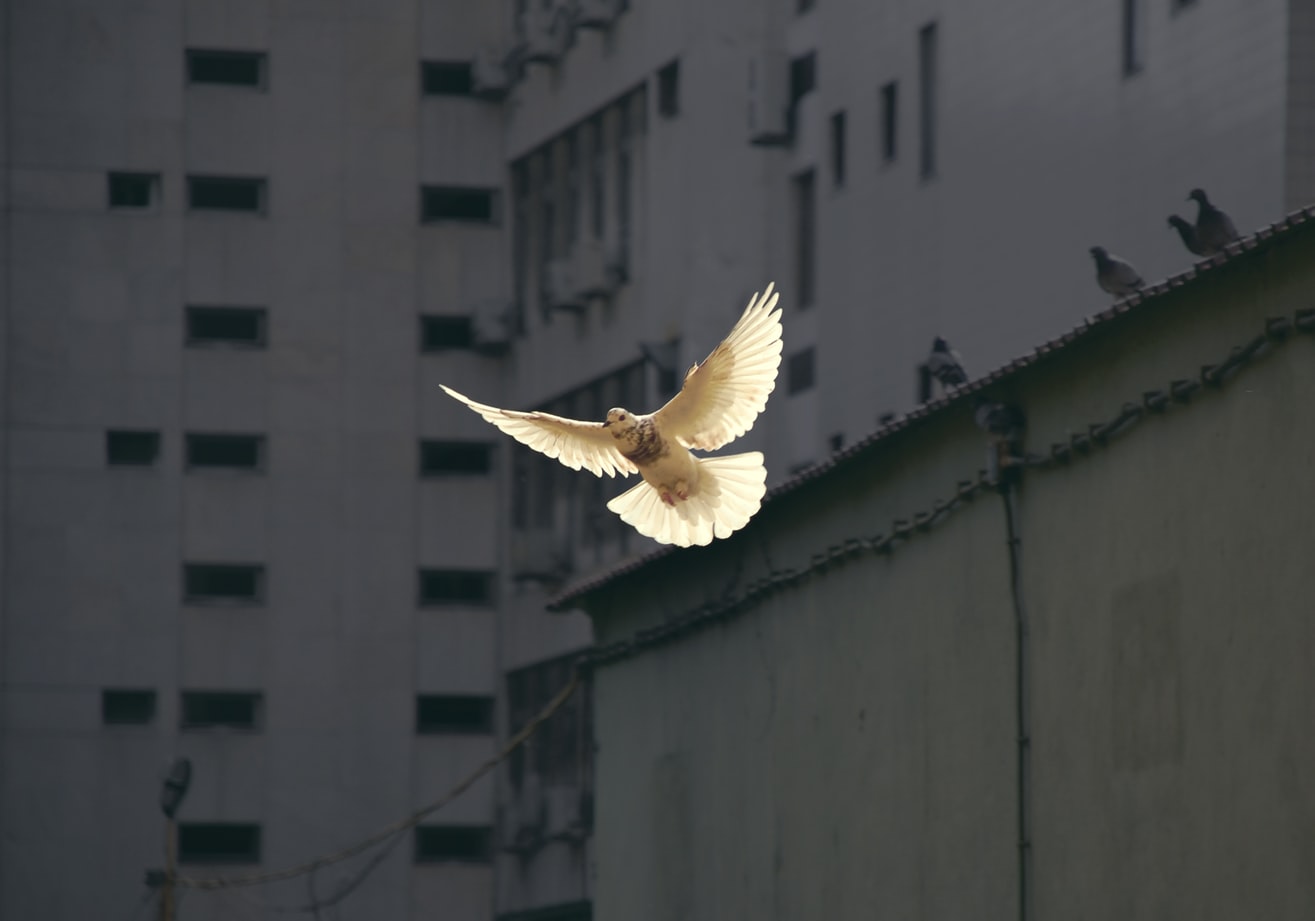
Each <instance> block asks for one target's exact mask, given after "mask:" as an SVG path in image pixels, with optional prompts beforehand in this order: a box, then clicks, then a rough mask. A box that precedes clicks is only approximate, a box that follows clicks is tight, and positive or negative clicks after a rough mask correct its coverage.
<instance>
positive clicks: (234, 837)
mask: <svg viewBox="0 0 1315 921" xmlns="http://www.w3.org/2000/svg"><path fill="white" fill-rule="evenodd" d="M178 862H179V863H260V826H259V825H254V824H244V823H238V822H181V823H179V825H178Z"/></svg>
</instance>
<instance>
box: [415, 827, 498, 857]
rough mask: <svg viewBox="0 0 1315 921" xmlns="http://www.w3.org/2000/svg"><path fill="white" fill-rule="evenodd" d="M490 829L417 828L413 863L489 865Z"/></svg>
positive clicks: (490, 853)
mask: <svg viewBox="0 0 1315 921" xmlns="http://www.w3.org/2000/svg"><path fill="white" fill-rule="evenodd" d="M492 860H493V829H491V828H489V827H488V826H486V825H417V826H416V832H415V862H416V863H490V862H491V861H492Z"/></svg>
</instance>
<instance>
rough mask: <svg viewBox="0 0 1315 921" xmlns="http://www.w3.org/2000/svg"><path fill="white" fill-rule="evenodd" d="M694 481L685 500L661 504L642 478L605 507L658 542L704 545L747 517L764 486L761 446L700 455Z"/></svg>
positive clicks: (741, 524)
mask: <svg viewBox="0 0 1315 921" xmlns="http://www.w3.org/2000/svg"><path fill="white" fill-rule="evenodd" d="M696 463H697V464H698V468H699V479H698V487H697V489H696V490H695V492H694V493H693V494H692V495H691V496H690V497H689V498H688V499H686V500H684V501H683V502H682V501H679V500H678V501H677V502H676V504H675V505H674V506H673V505H667V504H665V503H664V502H663V501H662V496H661V495H660V494H659V493H658V491H657V490H656V489H654V488H653V487H652V486H650V485H649V484H648V483H647V482H644V483H640V484H638V485H637V486H635V487H633V488H631V489H628V490H626V491H625V492H623V493H621V495H619V496H617V497H616V498H615V499H613V500H612V501H611V502H609V503H607V507H608V508H609V509H611V510H612V511H613V512H616V513H617V514H618V515H620V516H621V520H622V521H624V522H626V523H627V524H629V525H631V526H632V527H634V529H635V530H636V531H638V532H639V533H640V534H643V535H644V536H646V537H651V538H653V539H654V540H655V541H657V542H658V543H660V544H675V545H676V546H678V547H688V546H690V545H692V544H697V545H699V546H704V545H706V544H710V543H712V539H713V538H714V537H730V536H731V535H732V534H733V533H735V532H736V531H738V530H739V529H740V528H742V527H744V526H745V525H746V524H748V523H749V519H750V518H752V517H753V516H754V514H755V513H756V512H757V511H758V508H759V506H761V505H762V498H763V494H764V493H766V492H767V485H766V483H767V468H766V467H764V466H763V456H762V453H761V452H758V451H750V452H749V453H747V454H732V455H730V456H729V457H700V458H697V459H696Z"/></svg>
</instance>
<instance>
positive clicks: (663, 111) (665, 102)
mask: <svg viewBox="0 0 1315 921" xmlns="http://www.w3.org/2000/svg"><path fill="white" fill-rule="evenodd" d="M657 110H658V114H659V115H661V116H663V117H664V118H675V117H676V116H677V115H679V114H680V61H679V60H676V61H672V62H671V63H670V64H668V65H667V66H665V67H663V68H662V69H661V70H659V71H658V72H657Z"/></svg>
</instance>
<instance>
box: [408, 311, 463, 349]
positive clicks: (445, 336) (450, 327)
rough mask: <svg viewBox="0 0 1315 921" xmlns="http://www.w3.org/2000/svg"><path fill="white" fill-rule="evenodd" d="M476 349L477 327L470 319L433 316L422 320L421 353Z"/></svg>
mask: <svg viewBox="0 0 1315 921" xmlns="http://www.w3.org/2000/svg"><path fill="white" fill-rule="evenodd" d="M474 347H475V325H474V323H473V322H472V320H471V318H470V317H441V316H435V315H433V314H431V315H429V316H424V317H421V318H420V351H422V352H441V351H443V350H445V349H469V348H474Z"/></svg>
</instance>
